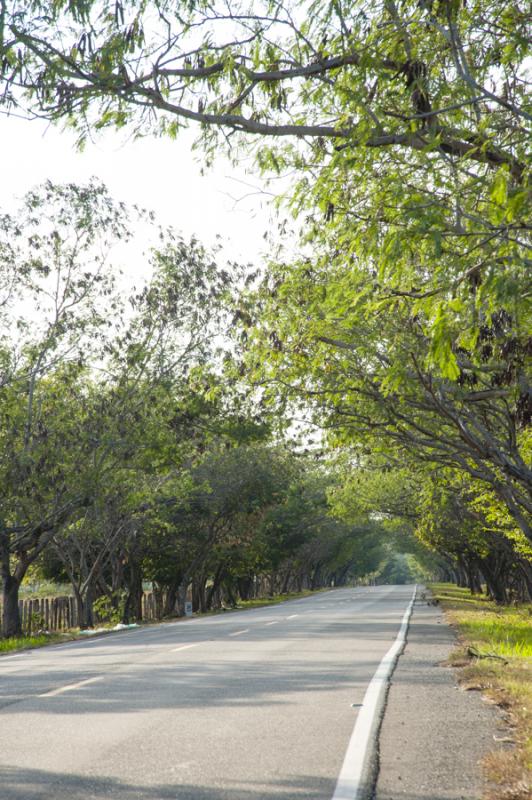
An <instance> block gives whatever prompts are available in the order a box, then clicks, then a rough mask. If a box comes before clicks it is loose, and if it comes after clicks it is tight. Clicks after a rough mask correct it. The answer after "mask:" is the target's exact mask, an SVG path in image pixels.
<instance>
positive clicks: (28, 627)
mask: <svg viewBox="0 0 532 800" xmlns="http://www.w3.org/2000/svg"><path fill="white" fill-rule="evenodd" d="M18 608H19V613H20V619H21V621H22V630H23V632H24V633H25V634H31V633H36V632H37V631H39V630H45V631H51V632H54V633H56V632H60V631H66V630H68V629H69V628H77V627H78V626H79V619H78V608H77V605H76V600H75V598H74V597H70V596H66V595H65V596H63V597H43V598H38V599H37V598H36V599H35V600H32V599H26V600H19V603H18ZM156 610H157V606H156V601H155V595H154V593H153V592H144V594H143V595H142V618H143V619H144V620H148V621H149V620H155V619H157V613H156ZM1 611H2V604H1V602H0V613H1ZM94 621H95V623H96V624H99V623H101V622H102V620H101V619H100V618H99V617H98V614H97V613H94Z"/></svg>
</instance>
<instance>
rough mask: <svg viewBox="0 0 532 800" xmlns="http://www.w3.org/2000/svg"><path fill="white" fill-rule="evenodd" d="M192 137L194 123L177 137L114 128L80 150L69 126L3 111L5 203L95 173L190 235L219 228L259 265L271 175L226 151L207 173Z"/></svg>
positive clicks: (1, 190) (240, 255) (242, 257)
mask: <svg viewBox="0 0 532 800" xmlns="http://www.w3.org/2000/svg"><path fill="white" fill-rule="evenodd" d="M193 139H194V136H193V131H192V130H190V131H186V132H184V134H183V135H182V136H180V137H179V138H178V139H177V140H175V141H173V140H170V139H164V138H163V139H161V138H152V137H149V138H145V139H141V140H137V141H127V140H126V138H125V136H124V135H123V134H121V133H114V132H107V133H106V134H105V136H101V137H99V138H98V139H97V141H96V143H93V144H91V143H88V144H87V146H86V148H85V150H84V151H83V152H79V151H77V150H76V149H75V145H74V136H73V135H72V134H71V133H70V132H68V131H67V132H65V131H61V130H60V129H59V128H56V127H53V126H50V125H48V124H47V123H44V122H42V121H40V120H33V121H27V120H21V119H18V118H15V117H6V116H1V117H0V146H1V153H2V156H1V161H0V163H1V167H0V209H1V210H3V211H6V212H10V211H14V210H15V208H16V206H17V198H19V197H21V196H22V195H23V194H24V193H25V192H26V191H27V190H28V189H29V188H30V187H32V186H34V185H35V184H37V183H41V182H43V181H44V180H46V179H50V180H52V181H54V182H62V181H73V182H78V183H83V182H85V181H87V180H88V179H89V178H90V177H91V176H93V175H94V176H96V177H98V178H100V179H101V180H102V181H103V182H104V183H105V184H106V185H107V187H108V188H109V190H110V192H111V194H112V195H113V197H115V198H116V199H117V200H123V201H126V202H129V203H131V204H133V203H136V204H138V205H140V206H142V207H145V208H148V209H151V210H153V211H155V212H156V215H157V219H158V220H159V221H160V222H162V223H165V224H171V225H172V226H173V227H175V228H176V230H178V231H180V232H181V233H183V235H184V237H185V238H189V237H190V236H191V235H192V234H195V235H196V236H197V238H198V239H199V240H200V241H201V242H203V243H204V244H206V245H210V244H213V243H214V241H215V236H216V234H220V235H221V236H222V237H223V239H224V241H225V245H224V254H225V255H226V257H227V258H231V259H235V260H238V261H241V262H242V261H243V262H248V261H249V262H251V263H253V264H254V265H257V264H258V262H259V260H260V258H261V254H262V253H265V252H266V250H267V245H266V242H265V241H264V239H263V234H264V232H265V231H266V230H267V229H268V228H269V227H271V226H270V221H271V213H272V212H271V211H270V210H269V208H268V206H269V196H268V195H267V194H260V189H261V188H263V187H264V182H263V181H261V179H260V178H258V177H256V176H251V175H246V172H245V170H244V168H243V167H242V168H239V169H238V170H235V169H234V168H233V167H232V166H231V164H229V163H228V162H227V161H226V160H223V159H219V160H218V161H217V162H216V163H215V165H214V167H213V168H211V169H209V170H207V174H206V175H205V176H204V177H202V176H201V165H200V164H199V163H198V158H199V153H192V152H191V144H192V141H193ZM131 277H133V276H131Z"/></svg>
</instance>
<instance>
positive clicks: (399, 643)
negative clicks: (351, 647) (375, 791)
mask: <svg viewBox="0 0 532 800" xmlns="http://www.w3.org/2000/svg"><path fill="white" fill-rule="evenodd" d="M416 591H417V586H416V587H415V588H414V594H413V595H412V599H411V600H410V603H409V604H408V608H407V609H406V611H405V613H404V616H403V620H402V622H401V627H400V628H399V633H398V634H397V638H396V639H395V642H394V643H393V645H392V646H391V647H390V649H389V650H388V652H387V653H386V655H385V656H384V658H383V659H382V661H381V662H380V664H379V666H378V667H377V670H376V672H375V674H374V676H373V678H372V679H371V681H370V684H369V686H368V688H367V689H366V694H365V695H364V699H363V701H362V708H361V709H360V711H359V712H358V716H357V721H356V723H355V727H354V728H353V733H352V734H351V739H350V740H349V744H348V745H347V751H346V754H345V757H344V763H343V764H342V768H341V770H340V775H339V777H338V781H337V784H336V789H335V790H334V794H333V796H332V800H358V798H359V796H360V790H361V789H362V788H364V785H363V778H364V772H365V771H366V765H367V759H368V758H369V757H370V756H371V752H372V749H373V746H374V744H375V742H372V741H371V739H372V736H374V735H375V734H377V733H378V729H377V731H375V729H374V725H375V721H376V719H375V718H376V715H377V714H378V711H379V706H380V703H381V701H382V700H383V698H384V693H385V691H386V689H387V686H388V681H389V679H390V676H391V674H392V672H393V669H394V667H395V664H396V661H397V659H398V657H399V655H400V652H401V649H402V648H403V646H404V644H405V642H406V633H407V630H408V623H409V621H410V617H411V614H412V609H413V607H414V601H415V599H416Z"/></svg>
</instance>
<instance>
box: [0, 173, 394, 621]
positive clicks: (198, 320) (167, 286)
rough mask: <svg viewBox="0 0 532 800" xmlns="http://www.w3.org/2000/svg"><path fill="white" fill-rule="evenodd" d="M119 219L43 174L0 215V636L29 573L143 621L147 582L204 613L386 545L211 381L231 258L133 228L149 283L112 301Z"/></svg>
mask: <svg viewBox="0 0 532 800" xmlns="http://www.w3.org/2000/svg"><path fill="white" fill-rule="evenodd" d="M131 213H132V214H133V219H132V220H130V217H129V216H128V210H127V209H126V208H125V206H123V205H121V204H116V203H114V202H113V201H112V200H111V198H110V197H109V195H108V194H107V192H106V190H105V189H104V187H103V186H101V185H100V184H98V183H92V184H90V185H88V186H84V187H80V186H74V185H66V186H54V185H52V184H46V185H45V186H43V187H41V188H40V189H36V190H35V191H32V192H31V193H30V194H29V195H28V196H27V197H26V198H25V201H24V203H23V205H22V207H21V208H20V209H18V211H17V213H16V214H14V215H13V216H10V215H4V216H3V217H2V229H1V231H0V248H1V254H2V266H3V273H2V276H3V287H2V288H3V292H4V294H3V301H2V307H1V315H2V320H1V321H2V348H1V358H2V374H1V386H0V417H1V423H2V424H1V433H0V436H1V440H2V441H1V444H2V446H1V453H2V456H1V459H0V470H1V480H0V486H1V528H0V560H1V570H2V572H1V577H2V584H3V602H2V605H3V634H4V636H12V635H17V634H19V633H20V619H19V612H18V597H19V590H20V586H21V583H22V581H23V580H24V578H25V577H26V576H27V575H28V571H29V574H31V575H33V576H34V577H35V575H39V574H40V575H44V576H45V577H53V578H57V579H61V580H65V579H67V580H69V581H70V584H71V586H72V591H73V594H74V595H75V598H76V602H77V607H78V618H79V620H80V622H81V625H82V626H83V627H89V626H91V625H92V624H93V621H94V615H93V608H94V602H95V601H96V600H97V601H98V602H99V604H100V607H101V606H102V603H103V604H104V605H105V604H107V605H108V607H109V610H110V611H111V610H112V611H113V613H115V614H120V615H121V616H122V617H123V618H124V619H125V620H131V619H137V620H138V619H140V618H141V597H142V587H143V582H144V581H151V582H152V583H153V585H154V587H155V589H156V592H157V594H158V596H159V597H160V598H163V597H164V603H162V604H161V607H160V612H161V614H172V613H180V614H182V613H183V611H184V603H185V597H186V593H187V590H188V588H189V587H190V586H192V591H193V596H194V603H195V606H196V608H198V609H200V610H207V609H209V608H212V607H213V606H220V604H221V602H222V601H224V602H226V603H228V604H234V603H235V602H236V600H237V599H238V598H244V599H248V598H250V597H253V596H254V595H255V594H256V593H257V586H259V587H260V589H261V590H264V588H265V582H266V580H267V590H268V592H269V593H271V594H274V593H278V592H280V591H282V592H285V591H291V590H294V589H301V588H317V587H320V586H325V585H331V583H335V584H337V585H338V584H342V583H345V581H346V580H348V579H351V578H353V577H354V576H357V575H359V576H360V575H363V574H366V573H368V572H372V571H376V570H377V568H378V567H379V564H380V563H381V561H382V560H383V557H384V555H385V551H386V546H387V545H386V541H385V540H384V539H383V538H382V537H379V535H378V534H379V530H380V527H379V524H378V523H376V522H372V521H370V520H369V519H362V518H361V519H359V520H357V522H356V523H347V522H344V521H342V520H340V519H338V518H336V517H335V516H334V515H333V513H332V510H331V507H330V504H329V501H328V497H327V494H328V491H329V488H330V484H331V477H330V474H329V473H328V471H327V470H326V469H325V468H324V467H323V466H322V465H320V464H319V463H317V462H316V461H315V459H312V458H310V457H309V456H305V455H304V454H302V453H300V454H296V453H294V452H293V451H291V450H290V449H289V448H288V447H287V446H286V445H284V444H282V442H281V440H279V439H278V440H277V442H276V441H275V440H274V437H273V435H272V433H271V426H270V424H269V423H268V421H267V419H266V418H265V416H264V415H262V416H261V415H260V414H259V408H258V406H257V405H256V404H254V403H252V402H251V401H250V400H249V399H246V396H245V395H244V392H243V389H242V386H239V385H238V384H236V383H235V382H234V380H233V377H232V376H231V375H230V376H229V379H226V378H225V377H224V372H223V367H224V363H225V365H227V361H228V360H231V358H232V356H231V343H230V340H229V339H228V335H227V334H228V331H227V328H228V326H230V323H231V320H232V315H233V313H234V308H235V303H236V297H237V293H238V280H239V270H238V268H237V266H236V265H229V266H228V268H227V270H223V269H220V268H219V267H218V266H217V264H216V261H215V260H214V258H213V256H212V255H211V254H209V253H207V252H206V251H205V250H204V249H203V248H202V247H201V246H200V245H199V244H198V243H196V242H188V243H185V242H183V241H182V240H181V239H180V238H179V237H177V236H176V234H175V233H173V232H172V231H161V230H159V229H157V228H156V227H155V226H154V223H153V222H152V221H150V220H147V221H146V224H147V225H148V227H150V226H151V227H153V232H154V233H155V234H156V240H157V247H156V249H153V250H152V251H151V255H150V259H151V263H150V264H148V263H147V264H146V271H147V273H149V272H150V271H151V278H150V279H149V280H147V282H146V285H145V286H143V287H141V288H140V289H132V290H131V292H130V295H129V296H128V297H124V291H123V286H122V285H120V284H115V280H114V278H115V276H116V275H117V273H116V271H115V270H114V269H113V267H112V264H111V263H110V256H116V255H117V253H118V255H120V254H121V257H124V253H123V252H122V251H121V250H120V249H118V250H117V247H118V245H119V246H120V248H123V247H124V246H125V244H127V241H128V240H129V239H131V236H132V234H131V229H132V227H133V225H134V224H140V223H139V216H142V214H141V212H131ZM131 243H132V246H133V247H134V246H135V243H134V242H133V240H131ZM266 576H267V578H266Z"/></svg>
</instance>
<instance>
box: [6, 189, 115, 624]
mask: <svg viewBox="0 0 532 800" xmlns="http://www.w3.org/2000/svg"><path fill="white" fill-rule="evenodd" d="M127 236H128V230H127V227H126V225H125V224H124V223H123V220H122V208H121V206H120V205H115V204H113V203H112V201H111V200H110V198H109V196H108V195H107V193H106V192H105V190H104V188H103V187H102V186H100V185H98V184H95V183H92V184H90V185H89V186H87V187H83V188H80V187H75V186H73V185H66V186H62V187H55V186H53V185H52V184H46V185H45V186H44V187H42V188H41V189H39V190H36V191H32V192H30V193H29V194H28V195H27V197H26V198H25V201H24V203H23V206H22V208H21V209H20V211H19V213H18V214H17V215H14V216H8V215H4V216H3V218H2V248H1V249H2V257H3V261H2V266H3V268H4V269H5V271H6V273H7V274H9V273H12V274H13V275H16V283H15V290H14V292H13V301H12V303H11V304H10V308H9V310H8V311H9V313H7V312H6V316H5V318H4V320H3V322H4V327H3V330H2V338H3V351H4V354H5V361H4V373H3V380H2V384H3V385H2V387H1V390H0V414H1V416H2V427H1V436H2V440H3V441H2V457H1V460H0V470H1V472H2V480H1V487H2V495H1V500H0V508H1V511H0V513H1V519H2V522H1V528H0V562H1V569H2V583H3V629H2V630H3V634H4V635H7V636H10V635H14V634H17V633H19V632H20V620H19V615H18V589H19V586H20V583H21V581H22V579H23V577H24V575H25V573H26V571H27V570H28V568H29V566H30V565H31V564H32V563H34V562H35V560H36V559H37V558H38V557H39V555H40V554H41V552H43V550H44V548H45V547H46V546H47V545H48V544H49V542H50V540H51V538H52V537H53V535H54V533H55V532H56V531H57V530H58V528H59V527H60V526H61V525H64V524H65V523H66V522H67V521H68V520H71V519H75V518H76V516H78V515H79V514H80V513H82V511H83V509H84V508H85V507H86V505H87V503H88V502H89V501H88V496H87V487H86V486H84V485H83V484H82V483H81V482H80V481H79V480H78V469H79V464H81V463H83V461H84V458H85V457H86V455H87V450H86V448H87V444H88V439H87V438H86V436H84V435H83V433H82V419H83V394H84V389H83V380H82V377H81V376H82V375H83V373H84V370H85V364H86V363H87V361H88V359H90V358H92V357H97V354H98V353H99V352H101V351H100V349H99V348H100V345H101V343H102V339H101V336H102V331H103V330H104V329H105V328H106V327H107V326H108V325H109V324H110V323H109V321H108V318H107V311H108V310H109V308H111V309H112V308H113V307H115V301H114V300H113V298H112V280H111V279H110V277H109V276H108V275H107V274H106V272H105V270H104V266H105V261H106V258H107V255H108V252H109V249H110V247H111V244H112V242H113V241H116V239H117V238H118V237H120V238H122V239H123V238H127ZM104 305H105V306H107V309H106V311H105V312H104V310H103V306H104ZM74 408H79V409H80V413H76V414H73V413H72V411H73V409H74Z"/></svg>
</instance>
